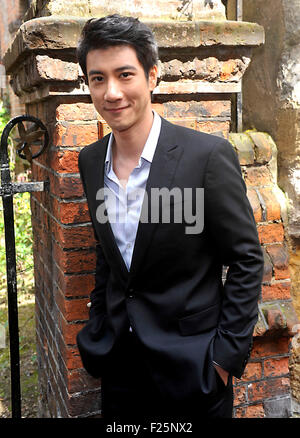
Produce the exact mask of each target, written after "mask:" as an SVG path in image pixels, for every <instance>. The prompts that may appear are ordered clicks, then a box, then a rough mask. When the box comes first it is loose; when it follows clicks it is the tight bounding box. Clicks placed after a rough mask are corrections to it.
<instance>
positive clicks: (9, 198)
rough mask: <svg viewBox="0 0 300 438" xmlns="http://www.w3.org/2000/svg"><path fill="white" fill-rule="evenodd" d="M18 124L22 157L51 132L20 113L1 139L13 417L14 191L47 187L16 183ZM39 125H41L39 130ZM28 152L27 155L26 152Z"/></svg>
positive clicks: (17, 413) (15, 408)
mask: <svg viewBox="0 0 300 438" xmlns="http://www.w3.org/2000/svg"><path fill="white" fill-rule="evenodd" d="M23 121H29V122H33V124H34V125H33V127H32V128H30V129H28V130H27V131H26V130H25V128H24V125H23V123H22V122H23ZM15 125H18V129H19V134H20V141H19V144H20V146H21V147H20V149H17V153H18V154H19V156H20V157H21V158H26V159H29V161H31V160H32V158H36V157H37V156H39V155H40V154H41V153H42V152H43V151H44V149H45V148H46V147H47V145H48V141H49V136H48V132H47V130H46V128H45V126H44V125H43V123H42V122H41V121H40V120H39V119H36V118H35V117H32V116H18V117H15V118H14V119H11V120H10V121H9V122H8V123H7V125H6V126H5V128H4V130H3V132H2V135H1V143H0V163H1V187H0V194H1V196H2V203H3V212H4V229H5V250H6V274H7V297H8V324H9V343H10V365H11V404H12V417H13V418H20V417H21V385H20V353H19V321H18V299H17V298H18V296H17V274H16V249H15V231H14V210H13V195H14V194H15V193H18V192H25V191H29V192H31V191H41V190H44V189H45V187H46V185H45V183H34V182H33V183H24V184H22V183H19V184H16V183H12V182H11V176H10V170H9V157H8V151H7V145H8V137H9V134H10V132H11V130H12V129H13V128H14V127H15ZM36 127H38V128H40V129H39V130H37V129H36ZM41 136H44V144H43V146H42V148H41V149H40V151H39V152H38V153H36V154H32V153H31V150H30V147H31V145H32V144H33V142H35V141H36V140H37V139H38V138H39V137H41ZM24 154H25V155H24Z"/></svg>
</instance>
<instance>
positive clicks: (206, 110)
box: [161, 100, 230, 119]
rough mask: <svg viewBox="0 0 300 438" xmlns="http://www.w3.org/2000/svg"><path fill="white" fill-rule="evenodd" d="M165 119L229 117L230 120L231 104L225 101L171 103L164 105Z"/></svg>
mask: <svg viewBox="0 0 300 438" xmlns="http://www.w3.org/2000/svg"><path fill="white" fill-rule="evenodd" d="M161 115H162V116H163V117H165V118H167V119H169V118H177V119H182V118H193V119H199V117H202V118H204V117H228V118H230V102H229V101H223V100H215V101H210V100H208V101H203V100H201V101H199V102H198V101H194V100H191V101H188V102H180V101H170V102H165V103H164V104H163V114H161Z"/></svg>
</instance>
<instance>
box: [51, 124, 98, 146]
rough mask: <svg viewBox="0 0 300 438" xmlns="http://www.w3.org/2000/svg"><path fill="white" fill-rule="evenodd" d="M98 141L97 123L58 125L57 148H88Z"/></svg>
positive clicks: (56, 133) (56, 129) (56, 131)
mask: <svg viewBox="0 0 300 438" xmlns="http://www.w3.org/2000/svg"><path fill="white" fill-rule="evenodd" d="M97 140H98V128H97V122H95V123H94V124H85V125H83V124H80V125H79V124H75V123H74V124H68V125H67V126H64V125H61V124H57V125H56V127H55V131H54V138H53V141H54V144H55V145H56V146H86V145H88V144H91V143H94V142H95V141H97Z"/></svg>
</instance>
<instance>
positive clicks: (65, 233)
mask: <svg viewBox="0 0 300 438" xmlns="http://www.w3.org/2000/svg"><path fill="white" fill-rule="evenodd" d="M52 232H53V235H54V238H55V240H56V241H58V242H59V244H60V245H61V247H62V248H63V249H72V248H74V249H75V248H83V247H92V246H94V245H95V238H94V233H93V230H92V226H91V225H86V226H64V225H60V224H58V223H57V222H56V221H55V220H54V219H53V223H52Z"/></svg>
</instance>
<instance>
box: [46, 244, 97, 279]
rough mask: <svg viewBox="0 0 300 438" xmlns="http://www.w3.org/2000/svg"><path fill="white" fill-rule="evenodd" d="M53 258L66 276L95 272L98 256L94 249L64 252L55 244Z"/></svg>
mask: <svg viewBox="0 0 300 438" xmlns="http://www.w3.org/2000/svg"><path fill="white" fill-rule="evenodd" d="M53 258H54V260H55V261H56V263H57V265H58V266H59V267H60V269H62V271H63V272H65V273H66V274H74V273H81V272H83V271H93V270H94V269H95V266H96V255H95V251H94V250H92V249H81V250H78V251H72V250H71V251H63V249H62V248H61V247H60V246H59V245H57V244H56V243H53Z"/></svg>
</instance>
